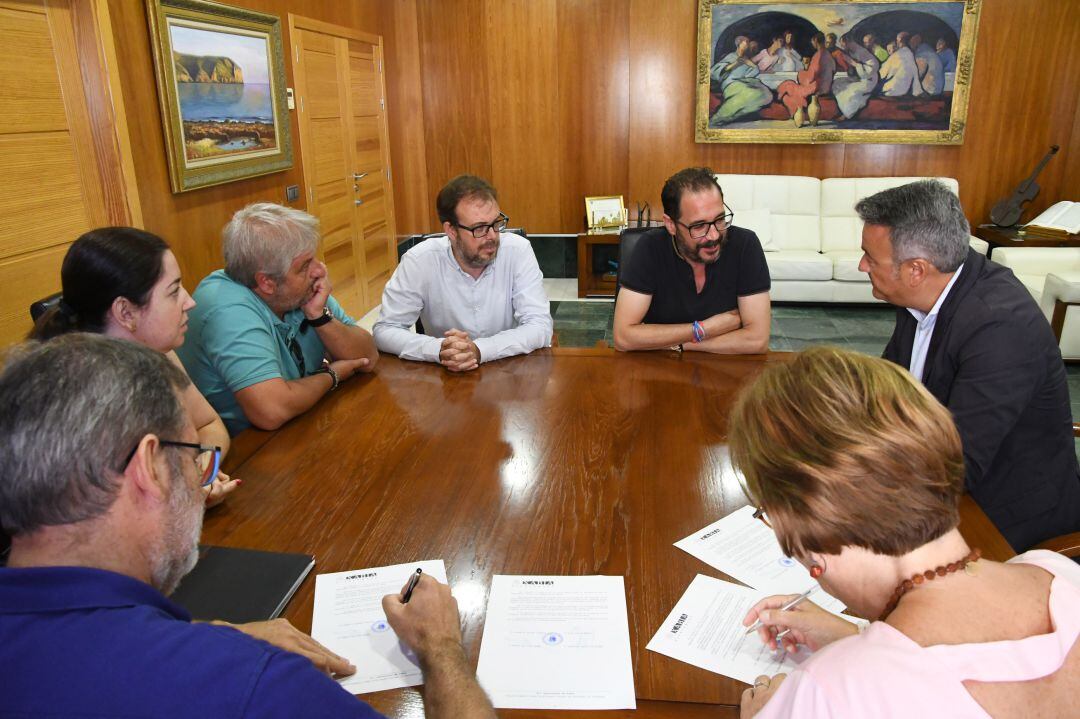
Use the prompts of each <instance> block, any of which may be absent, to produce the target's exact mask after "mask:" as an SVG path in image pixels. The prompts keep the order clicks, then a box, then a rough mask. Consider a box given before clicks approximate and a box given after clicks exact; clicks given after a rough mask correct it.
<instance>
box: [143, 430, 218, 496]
mask: <svg viewBox="0 0 1080 719" xmlns="http://www.w3.org/2000/svg"><path fill="white" fill-rule="evenodd" d="M158 441H159V442H161V446H162V447H188V448H189V449H197V450H199V451H198V452H196V453H195V466H196V467H198V468H199V471H200V472H202V480H201V481H200V484H199V486H200V487H205V486H207V485H208V484H210V483H211V482H213V481H214V478H215V477H217V475H218V470H220V469H221V447H214V446H208V445H203V444H195V443H193V442H173V441H172V440H168V439H161V440H158ZM138 451H139V445H135V448H134V449H132V450H131V453H130V454H128V456H127V459H125V460H124V466H125V467H126V466H127V465H129V464H130V463H131V459H132V457H134V456H135V453H136V452H138Z"/></svg>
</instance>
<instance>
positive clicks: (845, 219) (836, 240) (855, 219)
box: [821, 177, 959, 252]
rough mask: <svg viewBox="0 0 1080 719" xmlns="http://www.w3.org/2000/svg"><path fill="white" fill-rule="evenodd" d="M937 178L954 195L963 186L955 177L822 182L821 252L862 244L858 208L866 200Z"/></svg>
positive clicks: (849, 179) (830, 180) (883, 178)
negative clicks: (896, 188) (904, 186)
mask: <svg viewBox="0 0 1080 719" xmlns="http://www.w3.org/2000/svg"><path fill="white" fill-rule="evenodd" d="M927 179H937V180H941V181H942V182H943V183H945V186H946V187H948V188H949V189H950V190H952V191H953V192H954V193H956V192H958V191H959V184H958V183H957V182H956V180H954V179H953V178H951V177H938V178H927V177H832V178H829V179H827V180H822V181H821V249H822V250H823V251H826V252H827V251H829V250H854V249H856V248H857V247H859V245H860V243H861V241H862V221H861V220H860V219H859V216H858V215H857V214H856V213H855V205H856V203H858V201H859V200H861V199H863V198H864V197H869V196H870V195H873V194H876V193H878V192H881V191H882V190H888V189H890V188H893V187H899V186H900V185H907V184H909V183H912V182H918V181H919V180H927Z"/></svg>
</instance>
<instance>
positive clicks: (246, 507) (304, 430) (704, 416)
mask: <svg viewBox="0 0 1080 719" xmlns="http://www.w3.org/2000/svg"><path fill="white" fill-rule="evenodd" d="M791 356H792V355H790V354H788V353H772V354H769V355H767V356H766V355H760V356H756V357H730V358H723V357H713V356H702V355H696V354H692V353H686V354H679V353H675V352H650V353H637V354H619V353H615V352H614V351H612V350H610V349H584V350H582V349H579V350H575V349H559V348H556V349H552V350H544V351H540V352H536V353H533V354H532V355H529V356H526V357H516V358H512V359H508V360H502V361H499V362H494V363H491V364H485V365H483V366H482V367H480V368H479V370H477V371H475V372H471V373H467V374H462V375H456V374H451V373H449V372H447V371H445V370H444V369H443V368H442V367H440V366H438V365H431V364H421V363H414V362H404V361H400V360H398V359H397V358H394V357H388V356H385V355H384V356H383V357H382V358H381V359H380V361H379V365H378V367H377V368H376V371H375V372H374V373H373V374H372V375H366V376H362V377H357V378H354V379H352V380H350V381H349V382H347V383H345V384H343V385H342V387H341V389H339V390H338V391H337V392H336V393H334V394H333V395H331V396H329V397H327V398H326V399H324V400H323V401H322V402H321V403H320V404H319V405H318V406H316V407H315V408H314V409H313V410H312V411H311V412H309V413H308V414H306V415H304V416H302V417H300V418H298V419H296V420H294V421H292V422H290V423H289V424H287V425H286V426H285V427H283V428H282V429H280V430H278V431H277V432H273V433H270V432H259V431H248V432H245V433H244V434H242V435H240V436H239V437H237V439H236V442H235V444H234V448H233V451H232V452H231V453H230V455H229V457H228V460H227V463H226V468H227V469H228V470H230V471H231V473H232V474H233V475H234V476H237V477H241V478H243V479H244V486H243V488H242V489H241V490H240V491H238V492H236V493H235V494H233V495H232V496H230V497H229V500H228V501H227V502H226V503H225V505H223V506H221V507H219V508H216V509H214V510H211V511H210V512H208V514H207V517H206V522H205V530H204V534H203V541H204V542H207V543H210V544H220V545H225V546H234V547H250V548H255V549H265V550H271V551H284V552H306V553H310V554H314V555H315V558H316V572H319V573H325V572H338V571H345V570H350V569H359V568H364V567H374V566H384V565H390V564H398V563H404V562H412V561H416V560H422V559H443V560H445V562H446V570H447V577H448V579H449V582H450V585H451V586H452V588H453V591H454V595H455V597H457V600H458V603H459V605H460V609H461V614H462V621H463V626H464V642H465V647H466V651H467V652H468V654H469V657H470V659H471V661H472V662H473V666H475V664H476V660H477V657H478V655H479V651H480V640H481V636H482V634H483V625H484V611H485V606H486V604H487V593H488V588H489V586H490V582H491V577H492V575H495V574H573V575H585V574H608V575H622V576H624V577H625V578H626V601H627V610H628V615H629V621H630V643H631V652H632V656H633V664H634V684H635V689H636V692H637V696H638V700H639V710H638V711H637V712H636V713H634V714H633V716H636V717H652V716H678V717H697V716H705V715H706V714H708V715H709V716H714V717H715V716H736V715H737V712H735V710H733V709H731V708H730V707H733V706H734V705H737V704H738V701H739V697H740V695H741V693H742V690H743V689H744V688H745V686H746V685H744V684H741V683H740V682H737V681H735V680H733V679H729V678H727V677H723V676H720V675H717V674H714V673H712V672H708V671H705V670H704V669H699V668H697V667H693V666H691V665H688V664H683V663H681V662H678V661H676V660H674V659H671V658H669V657H665V656H663V655H660V654H657V653H655V652H650V651H647V650H646V649H645V645H646V644H647V643H648V641H649V639H650V638H651V637H652V635H653V633H654V632H655V631H656V629H657V627H658V626H659V625H660V623H661V622H662V621H663V620H664V618H665V617H666V616H667V614H668V612H669V611H670V610H671V608H672V607H673V606H674V604H675V602H676V601H677V600H678V598H679V597H680V596H681V595H682V593H683V592H684V591H685V589H686V587H687V585H688V584H689V583H690V581H691V580H692V579H693V578H694V576H695V575H696V574H698V573H703V574H709V575H713V576H717V575H719V576H724V575H722V574H721V573H720V572H718V571H716V570H715V569H713V568H711V567H709V566H708V565H706V564H704V563H702V562H701V561H699V560H697V559H695V558H694V557H691V556H690V555H689V554H687V553H685V552H683V551H681V550H679V549H677V548H676V547H674V546H672V544H673V542H675V541H677V540H679V539H681V538H683V537H685V536H687V535H689V534H690V533H692V532H694V531H696V530H698V529H700V528H702V527H704V526H706V525H707V524H709V523H711V522H713V521H715V520H716V519H718V518H720V517H723V516H725V515H727V514H729V513H730V512H732V511H734V510H736V509H738V508H739V507H742V506H744V505H745V504H746V503H747V499H746V497H745V496H744V495H743V493H742V491H741V489H740V487H739V483H738V480H737V478H736V476H735V474H734V472H733V471H732V469H731V467H730V464H729V463H728V460H727V446H726V444H725V437H726V432H727V414H728V411H729V409H730V406H731V403H732V401H733V399H734V397H735V395H736V393H737V392H738V390H739V388H740V387H741V386H742V385H744V384H745V383H746V382H747V381H749V380H751V379H752V378H753V377H755V376H756V375H757V374H758V373H759V372H760V371H761V370H762V368H763V367H764V366H765V364H766V363H767V362H782V361H786V360H787V359H789V358H790V357H791ZM962 517H963V519H962V524H961V531H963V532H964V534H965V536H967V537H968V539H969V541H971V542H973V543H974V544H975V545H976V546H979V547H981V548H982V549H983V552H984V555H985V556H989V557H991V558H1001V559H1003V558H1007V557H1009V556H1011V555H1012V552H1011V550H1010V549H1009V547H1008V544H1006V543H1005V541H1004V539H1003V538H1002V537H1001V535H1000V534H999V533H998V532H997V530H996V529H995V528H994V527H993V525H992V524H990V522H989V521H988V520H987V519H986V517H985V515H983V514H982V512H981V511H979V509H978V507H977V506H975V505H974V503H972V502H970V501H967V500H966V498H965V502H964V504H963V506H962ZM314 584H315V583H314V580H313V578H311V577H308V578H307V579H306V580H305V581H304V583H303V584H302V585H301V587H300V589H299V591H298V592H297V594H296V596H295V597H294V599H293V600H292V602H291V603H290V604H289V606H288V607H287V609H286V611H285V614H284V616H285V617H287V618H288V619H289V620H290V621H292V623H293V624H295V625H296V626H297V627H299V628H301V629H303V630H304V631H309V630H310V628H311V614H312V607H313V601H314ZM364 699H365V700H367V701H368V702H370V703H372V704H373V705H374V706H376V707H377V708H379V709H380V710H382V711H384V712H386V713H387V714H390V715H392V716H419V715H420V714H421V711H422V709H421V703H420V695H419V693H418V692H417V690H416V689H404V690H394V691H387V692H379V693H376V694H368V695H365V696H364ZM709 704H711V705H727V706H728V708H723V707H717V706H711V707H709V706H703V705H709ZM500 714H503V715H506V716H533V715H536V716H539V715H540V714H541V712H524V711H501V712H500ZM543 714H551V712H543ZM573 714H574V716H583V715H589V714H591V713H589V712H584V713H583V712H574V713H573ZM600 714H601V713H599V712H597V715H600ZM602 714H603V715H604V716H607V717H611V716H617V715H619V713H618V712H615V713H612V712H603V713H602ZM628 715H629V713H628Z"/></svg>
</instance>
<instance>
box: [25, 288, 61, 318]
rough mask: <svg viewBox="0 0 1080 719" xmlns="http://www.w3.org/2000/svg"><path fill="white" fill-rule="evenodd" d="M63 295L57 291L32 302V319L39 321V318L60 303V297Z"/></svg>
mask: <svg viewBox="0 0 1080 719" xmlns="http://www.w3.org/2000/svg"><path fill="white" fill-rule="evenodd" d="M61 297H62V295H61V294H60V293H59V292H57V293H56V294H55V295H49V296H48V297H42V298H41V299H40V300H36V301H34V302H31V303H30V319H32V320H33V321H34V322H37V321H38V318H39V317H41V316H42V315H43V314H45V313H46V312H48V311H49V310H50V309H52V308H53V307H55V306H56V305H58V304H60V298H61Z"/></svg>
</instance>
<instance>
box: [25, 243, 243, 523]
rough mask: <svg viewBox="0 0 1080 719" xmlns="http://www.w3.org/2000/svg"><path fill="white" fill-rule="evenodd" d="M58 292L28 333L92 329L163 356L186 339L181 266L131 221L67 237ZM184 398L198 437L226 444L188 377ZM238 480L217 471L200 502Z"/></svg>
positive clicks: (46, 335)
mask: <svg viewBox="0 0 1080 719" xmlns="http://www.w3.org/2000/svg"><path fill="white" fill-rule="evenodd" d="M60 278H61V285H62V287H63V296H62V297H61V299H60V301H59V302H58V303H57V305H56V306H55V307H52V308H50V309H49V310H48V311H47V312H46V313H45V314H44V315H42V316H41V317H40V318H39V319H38V321H37V323H36V324H35V325H34V329H33V331H32V332H31V333H30V339H36V340H48V339H50V338H52V337H56V336H58V335H61V334H65V333H67V332H94V333H98V334H104V335H108V336H110V337H117V338H120V339H125V340H129V341H131V342H138V343H139V344H141V345H145V346H147V347H149V348H151V349H154V350H157V351H158V352H161V353H163V354H165V355H167V356H168V358H169V360H170V361H172V362H173V363H174V364H175V365H176V366H177V367H180V368H181V369H183V365H182V364H180V360H179V359H178V358H177V356H176V352H175V351H174V350H175V349H176V348H177V347H179V346H180V345H181V344H183V342H184V333H185V332H186V331H187V323H188V319H187V314H188V310H190V309H191V308H192V307H194V306H195V301H194V300H193V299H191V295H189V294H188V292H187V290H185V289H184V286H183V284H182V283H181V281H180V266H179V265H178V264H177V262H176V257H175V256H174V255H173V253H172V251H171V250H169V246H168V245H167V244H165V241H164V240H162V239H161V238H160V237H158V236H157V235H154V234H152V233H150V232H146V231H144V230H138V229H135V228H133V227H102V228H99V229H96V230H91V231H90V232H87V233H86V234H84V235H83V236H82V237H80V238H79V239H77V240H75V242H74V243H72V245H71V247H70V248H69V249H68V252H67V255H66V256H65V257H64V263H63V265H62V266H61V269H60ZM184 403H185V405H186V407H187V410H188V413H189V414H190V415H191V419H192V421H193V422H194V424H195V428H196V429H197V430H198V433H199V444H202V445H209V446H216V447H221V453H222V456H224V455H225V453H226V452H228V450H229V433H228V431H226V429H225V424H224V423H223V422H222V421H221V418H220V417H219V416H218V414H217V412H215V411H214V408H213V407H211V406H210V403H209V402H207V401H206V398H205V397H203V396H202V394H200V393H199V390H198V389H197V388H196V387H195V385H194V384H191V385H189V386H188V388H187V389H186V390H185V392H184ZM239 484H240V480H239V479H235V480H234V479H230V478H229V476H228V475H226V474H224V473H222V472H219V473H218V478H217V479H215V480H214V482H213V483H212V484H211V485H210V486H209V487H208V488H207V496H206V506H208V507H212V506H214V505H215V504H218V503H220V502H221V501H222V500H223V499H224V498H225V495H227V494H229V493H230V492H232V491H233V490H234V489H236V487H237V486H238V485H239Z"/></svg>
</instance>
